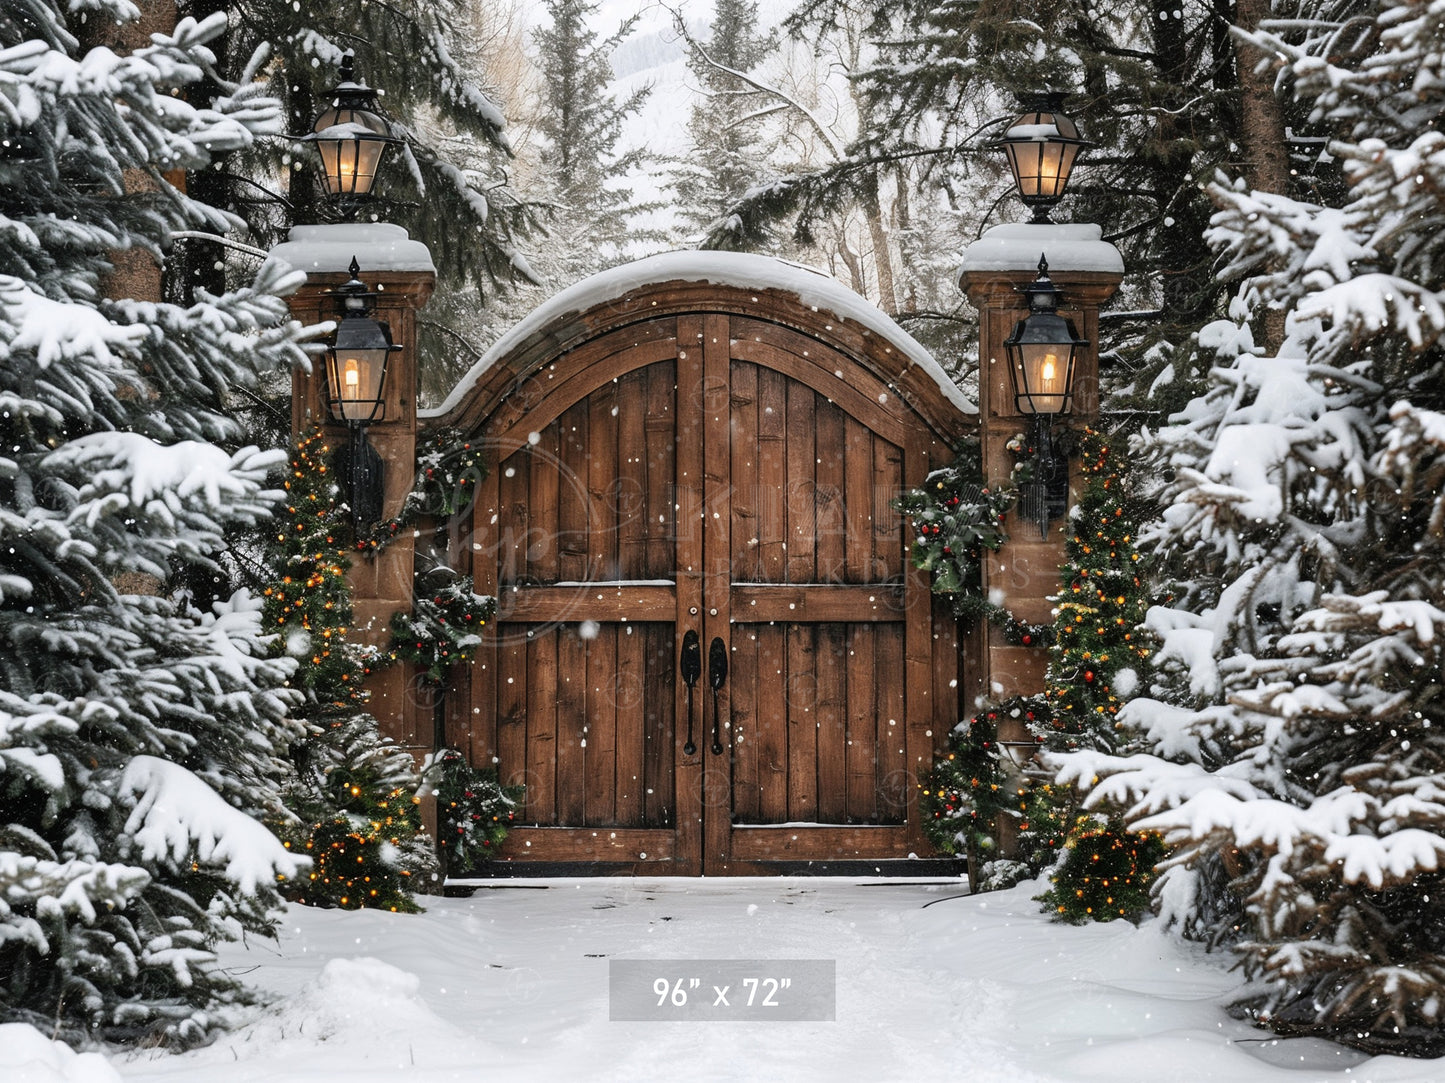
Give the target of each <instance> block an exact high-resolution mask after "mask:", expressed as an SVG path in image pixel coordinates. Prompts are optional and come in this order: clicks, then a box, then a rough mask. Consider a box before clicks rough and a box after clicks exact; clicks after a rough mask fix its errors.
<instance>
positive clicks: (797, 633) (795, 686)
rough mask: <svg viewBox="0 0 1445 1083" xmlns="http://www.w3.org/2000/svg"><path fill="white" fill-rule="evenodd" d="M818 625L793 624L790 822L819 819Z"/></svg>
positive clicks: (789, 701) (788, 630) (790, 649)
mask: <svg viewBox="0 0 1445 1083" xmlns="http://www.w3.org/2000/svg"><path fill="white" fill-rule="evenodd" d="M817 630H818V626H817V625H815V624H789V625H787V628H786V631H785V635H786V636H787V643H788V683H787V685H786V689H787V711H788V819H789V820H802V821H814V820H816V819H817V818H818V712H817V703H818V674H817V670H816V669H815V663H814V655H815V651H816V648H815V645H814V637H815V635H816V634H817Z"/></svg>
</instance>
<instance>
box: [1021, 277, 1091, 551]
mask: <svg viewBox="0 0 1445 1083" xmlns="http://www.w3.org/2000/svg"><path fill="white" fill-rule="evenodd" d="M1021 292H1022V293H1023V294H1024V296H1026V297H1027V298H1028V307H1029V314H1028V315H1027V316H1026V317H1024V318H1023V319H1021V320H1019V322H1018V323H1016V324H1015V325H1014V329H1013V333H1012V334H1010V335H1009V337H1008V338H1006V339H1004V343H1003V348H1004V351H1005V353H1006V355H1007V357H1008V366H1009V376H1010V377H1011V379H1012V380H1013V388H1014V405H1015V406H1016V407H1017V409H1018V412H1019V413H1021V414H1024V415H1026V416H1028V417H1029V418H1030V419H1031V421H1032V424H1031V426H1030V432H1029V438H1030V442H1031V443H1032V444H1033V447H1034V449H1035V459H1034V476H1033V477H1032V478H1031V479H1030V480H1029V481H1028V482H1027V483H1026V484H1025V485H1024V486H1023V490H1022V492H1021V494H1020V504H1021V507H1020V509H1019V512H1020V514H1021V515H1022V516H1023V517H1024V518H1025V519H1029V520H1031V521H1033V522H1036V523H1038V525H1039V533H1040V535H1041V536H1042V537H1044V538H1047V537H1048V531H1049V520H1051V519H1056V518H1058V517H1059V516H1061V515H1063V513H1064V511H1065V510H1066V509H1067V507H1068V496H1069V472H1068V462H1067V460H1066V459H1064V458H1063V457H1061V456H1060V455H1058V454H1057V453H1056V450H1055V448H1054V437H1053V419H1054V417H1055V415H1057V414H1066V413H1068V412H1069V407H1070V406H1071V405H1072V401H1073V394H1074V366H1075V363H1076V361H1077V359H1078V356H1079V351H1080V350H1081V349H1083V348H1084V347H1086V346H1088V344H1089V343H1088V341H1087V340H1085V339H1082V338H1080V337H1079V332H1078V331H1077V330H1076V329H1075V328H1074V321H1073V320H1071V319H1068V318H1067V317H1064V316H1060V315H1059V297H1060V291H1059V289H1058V287H1057V286H1055V285H1054V283H1053V280H1052V279H1050V278H1049V261H1048V260H1047V259H1046V258H1045V257H1044V256H1040V257H1039V274H1038V277H1037V278H1035V279H1034V281H1032V282H1030V283H1029V284H1028V285H1027V286H1025V287H1024V288H1023V289H1022V291H1021Z"/></svg>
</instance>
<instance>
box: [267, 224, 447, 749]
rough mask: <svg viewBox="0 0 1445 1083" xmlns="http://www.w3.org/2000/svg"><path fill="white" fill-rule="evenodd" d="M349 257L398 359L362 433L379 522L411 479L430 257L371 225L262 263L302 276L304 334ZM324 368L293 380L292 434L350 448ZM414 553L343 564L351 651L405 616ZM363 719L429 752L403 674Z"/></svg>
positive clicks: (380, 641)
mask: <svg viewBox="0 0 1445 1083" xmlns="http://www.w3.org/2000/svg"><path fill="white" fill-rule="evenodd" d="M353 256H355V257H356V260H357V262H358V263H359V264H360V266H361V275H360V277H361V281H362V282H364V283H365V284H366V286H367V288H368V289H370V290H372V291H374V292H376V293H377V294H378V296H377V300H376V311H375V313H374V315H375V317H376V319H378V320H383V321H385V322H386V323H388V324H390V325H391V333H392V339H393V341H395V342H396V343H398V344H399V345H400V346H401V347H402V349H401V350H399V351H397V352H395V353H393V354H392V356H391V359H390V360H389V361H388V363H387V370H386V386H385V388H384V389H383V393H384V396H385V399H386V413H385V419H384V420H382V421H376V422H372V423H371V424H370V425H368V426H367V430H366V431H367V438H368V439H369V440H370V441H371V444H372V446H373V447H375V448H376V451H377V454H378V455H380V456H381V460H382V462H383V463H384V464H385V487H384V496H383V502H382V515H383V517H384V518H391V517H393V516H395V515H397V514H399V513H400V511H401V506H402V502H403V501H404V500H405V499H406V494H407V493H408V492H410V491H411V488H412V485H413V483H414V481H415V475H416V427H417V423H416V388H417V346H416V339H417V335H416V316H417V312H418V311H419V310H420V309H421V308H422V306H424V305H425V304H426V303H427V300H428V299H429V298H430V297H431V293H432V288H433V287H434V286H435V284H436V268H435V267H434V266H433V264H432V260H431V253H430V252H429V251H428V250H427V247H426V245H424V244H422V243H421V242H420V241H413V240H410V239H409V238H408V237H407V233H406V230H404V229H402V228H401V227H400V226H394V225H389V224H386V223H379V224H371V225H333V226H296V227H295V228H293V229H292V230H291V233H290V239H289V240H287V241H285V242H284V243H282V244H279V245H277V246H276V247H275V248H274V249H272V250H271V255H270V259H271V260H276V261H280V262H284V263H286V264H288V265H289V266H291V267H292V268H294V269H296V270H298V271H305V272H306V284H305V285H304V286H302V287H301V288H300V289H299V290H297V291H296V293H294V294H292V296H291V298H290V305H291V312H292V314H293V315H294V316H295V317H296V318H297V319H298V320H300V321H301V322H302V323H304V324H315V323H320V322H322V321H325V320H332V319H336V318H338V307H337V303H336V299H335V297H334V296H333V294H332V291H333V290H335V288H336V287H337V286H340V285H342V284H343V283H344V282H346V281H347V280H348V279H349V278H350V277H351V276H350V275H349V274H348V273H347V267H348V266H349V265H350V263H351V259H352V257H353ZM325 384H326V380H325V362H324V359H323V358H322V357H321V356H320V355H316V356H314V357H313V361H312V370H311V372H310V373H309V374H308V373H304V372H297V373H295V374H294V375H293V377H292V396H291V429H292V432H293V433H298V434H299V433H302V432H305V431H307V430H309V429H310V428H312V427H313V426H314V425H316V424H317V423H318V422H319V423H321V424H322V425H323V427H324V428H325V429H326V431H327V433H328V435H329V436H330V437H331V439H332V440H333V441H334V443H333V445H332V446H333V447H340V446H342V445H343V444H344V443H345V442H346V441H347V440H349V439H350V433H349V431H348V429H347V427H346V426H345V425H343V424H338V423H336V422H333V421H332V420H331V415H330V412H329V411H328V410H327V407H326V399H325ZM414 551H415V545H414V541H413V537H412V534H411V532H410V531H403V532H402V533H401V534H400V535H399V536H398V537H397V538H395V539H394V540H393V541H392V542H391V543H390V544H389V545H387V546H386V547H385V548H384V549H382V550H381V551H380V552H379V553H377V554H376V555H372V556H368V555H364V554H361V553H354V554H352V565H351V573H350V576H349V578H350V580H351V588H352V603H353V606H354V609H355V620H356V627H355V630H354V634H355V641H356V642H360V643H371V644H376V645H378V646H385V645H386V643H387V641H388V640H389V638H390V635H389V625H390V622H391V615H392V614H393V613H395V612H396V611H397V610H401V609H405V610H410V609H411V606H412V571H413V556H414ZM367 686H368V687H369V688H370V689H371V692H372V700H371V712H372V714H374V715H375V716H376V718H377V720H378V721H379V722H380V723H381V732H382V734H383V735H385V736H387V737H390V738H392V739H393V740H394V741H396V742H397V743H398V744H400V745H402V746H404V747H406V748H409V749H411V750H412V751H413V752H414V753H418V754H421V753H426V752H430V751H431V750H432V743H433V742H432V719H431V708H430V706H429V704H428V703H426V702H423V699H424V697H421V696H419V695H418V694H417V689H416V688H415V686H414V682H412V681H410V680H409V677H408V673H407V672H406V667H403V666H391V667H388V668H386V669H383V670H382V671H381V672H380V673H378V674H376V675H374V676H373V677H372V678H371V680H370V681H369V682H368V685H367Z"/></svg>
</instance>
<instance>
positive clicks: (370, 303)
mask: <svg viewBox="0 0 1445 1083" xmlns="http://www.w3.org/2000/svg"><path fill="white" fill-rule="evenodd" d="M349 270H350V272H351V280H350V281H349V282H347V283H345V284H344V285H341V286H338V287H337V289H336V291H335V296H336V297H337V299H338V302H339V308H340V315H341V321H340V323H339V324H338V325H337V328H336V334H335V336H334V337H333V339H332V341H331V343H330V345H328V346H327V349H326V403H327V407H328V409H330V411H331V417H332V419H333V420H335V421H340V422H343V423H344V424H346V425H347V426H348V427H349V428H350V429H351V443H350V446H349V447H348V448H347V449H346V450H345V452H344V460H345V461H344V463H342V464H341V465H342V470H341V476H342V477H345V478H347V479H348V485H349V489H350V491H349V493H348V494H347V499H348V501H349V503H350V505H351V514H352V521H353V522H354V523H355V525H356V529H357V532H358V533H360V532H361V531H362V530H364V529H365V528H366V527H368V526H370V525H371V524H372V523H375V522H376V521H377V520H379V519H380V518H381V508H382V485H383V480H384V479H383V475H382V462H381V457H380V456H379V455H377V453H376V449H375V448H373V447H372V446H371V444H370V442H369V441H368V440H367V439H366V426H367V425H369V424H370V423H371V422H373V421H381V420H383V419H384V418H385V416H386V397H385V396H386V367H387V359H388V358H389V357H390V356H391V355H392V353H393V352H395V351H397V350H400V349H401V347H400V346H397V345H394V344H393V343H392V339H391V328H390V327H388V326H387V324H386V323H385V322H383V321H381V320H378V319H376V318H375V317H374V316H373V315H372V313H373V312H374V311H375V308H376V294H374V293H372V292H371V291H369V290H368V289H367V288H366V285H365V284H364V283H363V282H362V281H361V279H360V277H359V276H360V274H361V266H360V265H359V264H358V263H357V261H356V257H355V256H353V257H352V258H351V267H350V268H349Z"/></svg>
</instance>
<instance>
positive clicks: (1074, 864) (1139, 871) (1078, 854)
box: [1038, 819, 1165, 925]
mask: <svg viewBox="0 0 1445 1083" xmlns="http://www.w3.org/2000/svg"><path fill="white" fill-rule="evenodd" d="M1064 851H1065V856H1064V860H1063V862H1062V863H1061V864H1060V865H1059V867H1058V869H1057V870H1055V872H1054V874H1053V875H1052V876H1051V877H1049V880H1050V882H1051V883H1052V884H1053V887H1051V888H1050V889H1049V890H1048V891H1046V892H1044V894H1042V895H1040V896H1038V901H1039V902H1041V903H1043V904H1044V908H1045V909H1046V910H1052V911H1053V912H1054V913H1055V914H1056V915H1057V917H1058V918H1059V920H1061V921H1068V922H1072V923H1073V924H1076V925H1079V924H1083V923H1084V922H1086V921H1115V920H1117V919H1119V918H1127V919H1128V920H1130V921H1133V920H1135V919H1136V918H1138V917H1139V916H1140V915H1141V914H1143V913H1144V912H1145V911H1146V910H1148V909H1149V889H1150V887H1151V885H1152V884H1153V883H1154V877H1155V872H1154V867H1155V866H1156V865H1158V864H1159V862H1160V861H1162V860H1164V853H1165V848H1164V843H1163V842H1162V841H1161V840H1160V838H1159V836H1158V835H1155V834H1151V833H1147V832H1144V833H1134V832H1130V831H1126V830H1125V829H1124V823H1123V821H1122V820H1117V819H1111V820H1107V821H1102V820H1098V819H1090V820H1089V821H1087V822H1086V823H1085V824H1083V825H1082V826H1080V827H1079V828H1077V829H1076V830H1075V831H1073V832H1072V833H1071V834H1070V835H1069V838H1068V840H1067V841H1066V842H1065V843H1064Z"/></svg>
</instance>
